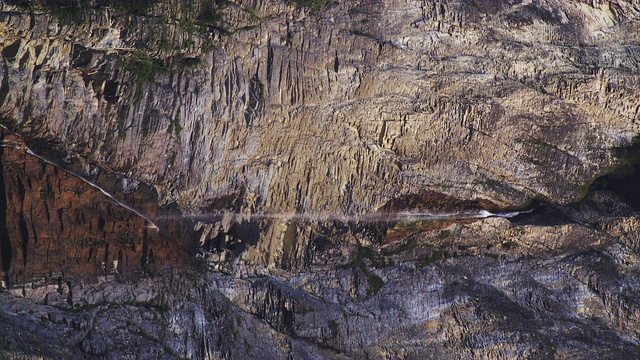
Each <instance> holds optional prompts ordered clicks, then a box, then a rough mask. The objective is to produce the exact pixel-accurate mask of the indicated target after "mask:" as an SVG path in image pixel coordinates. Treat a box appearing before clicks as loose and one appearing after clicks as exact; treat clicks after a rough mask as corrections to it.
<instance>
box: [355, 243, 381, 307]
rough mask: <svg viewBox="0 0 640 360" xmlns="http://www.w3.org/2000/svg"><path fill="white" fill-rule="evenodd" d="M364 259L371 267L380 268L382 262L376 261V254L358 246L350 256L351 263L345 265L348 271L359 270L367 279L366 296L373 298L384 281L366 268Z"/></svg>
mask: <svg viewBox="0 0 640 360" xmlns="http://www.w3.org/2000/svg"><path fill="white" fill-rule="evenodd" d="M365 259H367V260H369V262H370V263H371V265H372V266H375V267H382V266H384V263H383V262H380V261H378V258H377V256H376V254H375V253H374V252H373V250H371V249H370V248H368V247H364V246H360V245H358V247H357V248H356V251H354V252H353V253H352V254H351V261H350V262H349V263H348V264H347V265H346V267H347V268H348V269H354V268H355V269H360V270H361V271H362V273H363V274H364V277H365V278H366V279H367V285H369V287H368V289H367V296H373V295H375V294H377V293H378V291H380V289H381V288H382V286H383V285H384V281H383V280H382V278H380V277H379V276H378V275H376V274H374V273H372V272H371V270H369V269H368V268H367V264H366V261H365Z"/></svg>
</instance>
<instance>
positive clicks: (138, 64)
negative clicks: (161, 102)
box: [124, 52, 167, 103]
mask: <svg viewBox="0 0 640 360" xmlns="http://www.w3.org/2000/svg"><path fill="white" fill-rule="evenodd" d="M124 67H125V68H126V69H127V71H129V72H130V73H131V74H132V75H134V76H135V78H136V91H135V94H134V97H133V99H134V102H136V103H139V102H140V100H142V97H143V96H144V85H146V84H147V83H149V82H153V81H155V79H156V77H157V76H158V74H159V73H165V72H166V71H167V67H166V66H165V65H164V64H163V63H162V62H161V61H159V60H158V59H153V58H150V57H149V56H148V55H146V54H144V53H140V52H134V53H132V55H131V57H130V58H129V59H128V60H126V62H125V63H124Z"/></svg>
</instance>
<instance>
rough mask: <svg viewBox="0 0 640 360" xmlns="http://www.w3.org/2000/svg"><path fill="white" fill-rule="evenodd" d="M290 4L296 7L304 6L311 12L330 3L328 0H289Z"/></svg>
mask: <svg viewBox="0 0 640 360" xmlns="http://www.w3.org/2000/svg"><path fill="white" fill-rule="evenodd" d="M289 3H290V4H294V5H295V6H296V7H298V8H306V9H309V10H311V11H312V12H315V11H320V10H322V9H324V8H326V7H327V6H329V4H330V3H331V1H329V0H289Z"/></svg>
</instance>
